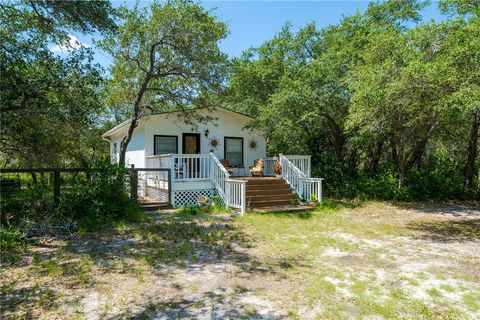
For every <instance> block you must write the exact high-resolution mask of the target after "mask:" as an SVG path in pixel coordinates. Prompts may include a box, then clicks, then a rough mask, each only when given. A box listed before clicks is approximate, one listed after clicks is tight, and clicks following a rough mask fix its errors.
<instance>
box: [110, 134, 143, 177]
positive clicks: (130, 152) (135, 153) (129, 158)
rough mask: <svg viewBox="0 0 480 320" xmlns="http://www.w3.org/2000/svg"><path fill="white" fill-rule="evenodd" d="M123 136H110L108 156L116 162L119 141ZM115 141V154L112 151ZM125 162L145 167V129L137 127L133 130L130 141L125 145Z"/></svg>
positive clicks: (129, 164) (127, 164)
mask: <svg viewBox="0 0 480 320" xmlns="http://www.w3.org/2000/svg"><path fill="white" fill-rule="evenodd" d="M122 138H123V136H112V140H111V143H110V158H111V160H112V162H115V163H117V162H118V156H119V152H120V142H121V140H122ZM114 143H117V154H114V153H113V149H114V148H113V144H114ZM125 164H126V166H128V167H130V166H131V165H132V164H133V165H135V167H136V168H144V167H145V129H144V128H143V126H142V127H140V126H139V127H138V128H137V129H135V132H134V134H133V136H132V139H131V140H130V143H129V144H128V147H127V153H126V155H125Z"/></svg>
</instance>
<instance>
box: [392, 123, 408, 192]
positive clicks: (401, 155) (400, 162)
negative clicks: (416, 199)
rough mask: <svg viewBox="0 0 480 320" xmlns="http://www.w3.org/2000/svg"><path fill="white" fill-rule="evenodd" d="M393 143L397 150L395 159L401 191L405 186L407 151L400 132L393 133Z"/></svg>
mask: <svg viewBox="0 0 480 320" xmlns="http://www.w3.org/2000/svg"><path fill="white" fill-rule="evenodd" d="M393 142H394V146H395V147H394V149H395V157H396V159H397V171H398V188H399V189H401V188H403V186H404V185H405V167H406V161H405V150H404V148H403V144H402V137H401V134H400V132H398V130H397V129H396V130H395V132H394V133H393Z"/></svg>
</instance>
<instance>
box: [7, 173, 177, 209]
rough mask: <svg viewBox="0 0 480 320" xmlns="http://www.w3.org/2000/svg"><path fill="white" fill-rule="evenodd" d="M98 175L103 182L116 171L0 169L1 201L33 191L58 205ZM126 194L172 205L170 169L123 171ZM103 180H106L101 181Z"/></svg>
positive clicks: (140, 199) (114, 174)
mask: <svg viewBox="0 0 480 320" xmlns="http://www.w3.org/2000/svg"><path fill="white" fill-rule="evenodd" d="M98 173H101V174H103V175H104V176H105V175H106V178H112V179H113V178H115V177H117V178H118V177H119V173H120V171H119V170H109V169H103V168H95V169H84V168H41V169H32V168H15V169H0V191H1V197H2V198H3V199H5V198H9V197H14V196H16V195H18V194H19V193H22V192H25V191H27V190H30V189H32V188H36V190H41V192H43V193H45V195H46V196H51V197H52V199H53V201H54V202H55V204H59V203H60V199H61V194H62V193H67V192H74V191H75V188H76V187H77V186H80V185H84V186H85V185H86V186H88V184H89V182H90V181H91V180H92V176H94V175H95V174H98ZM121 174H122V175H123V178H122V179H124V183H125V191H126V192H128V193H129V194H130V196H131V197H132V198H133V199H135V200H136V201H139V202H148V201H156V202H164V203H166V204H171V172H170V169H157V168H135V167H133V166H132V167H131V168H125V170H123V171H122V172H121ZM104 178H105V177H104Z"/></svg>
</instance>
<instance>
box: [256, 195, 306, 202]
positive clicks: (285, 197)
mask: <svg viewBox="0 0 480 320" xmlns="http://www.w3.org/2000/svg"><path fill="white" fill-rule="evenodd" d="M294 199H297V196H296V195H294V194H291V193H290V194H275V195H255V196H249V195H247V203H248V202H249V201H253V203H256V202H257V201H270V200H294Z"/></svg>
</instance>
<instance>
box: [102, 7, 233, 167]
mask: <svg viewBox="0 0 480 320" xmlns="http://www.w3.org/2000/svg"><path fill="white" fill-rule="evenodd" d="M119 17H120V21H119V28H118V30H116V31H115V32H112V33H110V34H109V35H108V36H107V37H106V38H105V39H104V40H103V42H102V47H103V48H104V49H105V50H106V51H107V52H109V53H110V54H111V55H112V56H113V58H114V62H113V65H112V67H111V76H112V78H111V81H109V83H108V93H109V100H108V101H109V103H110V104H112V105H118V106H120V107H122V106H127V108H128V110H130V115H131V123H130V126H129V130H128V133H127V134H126V135H125V137H124V138H123V139H122V142H121V145H120V163H124V162H125V152H126V150H127V146H128V143H129V142H130V139H131V136H132V134H133V132H134V129H135V127H136V126H137V122H138V119H139V117H140V116H142V115H144V114H147V113H152V112H158V111H167V110H172V109H175V110H180V111H183V112H182V113H181V115H182V116H183V117H184V120H186V121H187V122H188V121H190V123H193V122H192V120H191V119H192V118H195V119H196V120H197V121H198V120H200V119H199V117H198V116H197V114H196V113H194V112H188V111H191V110H192V109H195V108H200V107H201V108H206V107H207V108H208V107H212V106H213V105H214V104H213V103H212V99H213V97H214V96H212V93H213V94H215V93H217V92H218V91H219V88H220V85H221V84H222V82H223V79H224V78H223V77H224V74H225V70H224V68H225V65H226V64H225V63H226V55H225V54H223V53H222V52H221V51H220V50H219V48H218V43H219V41H220V40H221V39H223V38H225V36H226V35H227V28H226V25H225V24H224V23H223V22H220V21H218V19H217V18H216V17H215V16H213V15H212V14H210V13H209V12H208V11H206V10H205V9H204V8H202V7H201V6H199V5H197V4H195V3H193V2H191V1H184V0H178V1H166V2H157V1H154V2H153V3H152V4H151V5H150V6H149V7H140V6H139V5H138V3H137V4H136V5H135V7H134V8H133V9H132V10H129V9H127V8H126V7H121V8H120V10H119Z"/></svg>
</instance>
